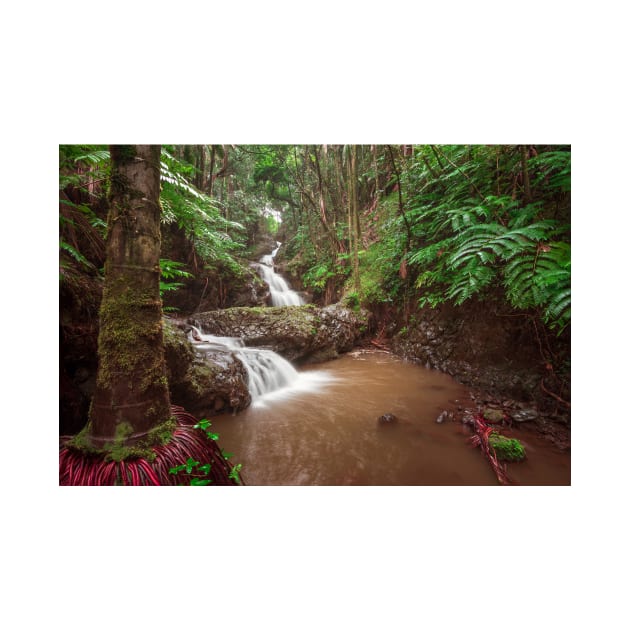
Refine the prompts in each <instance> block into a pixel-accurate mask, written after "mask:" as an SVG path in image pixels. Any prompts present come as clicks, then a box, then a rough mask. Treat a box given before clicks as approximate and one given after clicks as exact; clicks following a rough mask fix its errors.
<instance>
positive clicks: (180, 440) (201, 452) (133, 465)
mask: <svg viewBox="0 0 630 630" xmlns="http://www.w3.org/2000/svg"><path fill="white" fill-rule="evenodd" d="M171 411H172V414H173V416H174V417H175V418H176V420H177V428H176V429H175V431H174V432H173V435H172V437H171V439H170V441H169V442H168V443H166V444H161V445H159V446H155V447H153V449H152V450H153V452H154V453H155V458H151V461H150V460H149V459H147V458H143V457H136V458H130V459H127V460H122V461H107V460H106V459H105V458H104V456H103V455H99V454H90V453H84V452H82V451H79V450H77V449H74V448H68V447H66V446H65V445H62V446H61V448H60V452H59V485H60V486H117V485H123V486H176V485H182V484H183V485H188V484H189V483H190V481H191V479H192V476H191V475H189V474H187V473H186V472H185V471H181V472H178V473H177V474H171V473H169V470H170V469H171V468H174V467H176V466H179V465H181V464H183V463H185V462H186V461H187V459H188V458H192V459H194V460H197V461H199V462H202V463H207V464H211V468H210V477H211V479H212V485H236V481H235V480H234V479H232V478H230V472H231V470H232V467H231V466H230V464H229V463H228V462H227V461H226V460H225V458H224V457H223V456H222V454H221V449H220V448H219V446H218V445H217V444H216V442H215V441H213V440H209V439H208V438H207V437H206V436H205V435H204V433H203V431H200V430H199V429H194V428H193V425H194V424H196V423H197V419H196V418H195V417H194V416H192V415H191V414H189V413H188V412H186V411H185V410H184V409H183V408H182V407H178V406H175V405H173V406H172V407H171Z"/></svg>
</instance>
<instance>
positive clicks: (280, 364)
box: [189, 326, 333, 406]
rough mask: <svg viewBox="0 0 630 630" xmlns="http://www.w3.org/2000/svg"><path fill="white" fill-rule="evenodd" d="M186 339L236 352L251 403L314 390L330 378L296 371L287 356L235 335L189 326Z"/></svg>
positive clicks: (206, 347)
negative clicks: (210, 331) (210, 332)
mask: <svg viewBox="0 0 630 630" xmlns="http://www.w3.org/2000/svg"><path fill="white" fill-rule="evenodd" d="M191 328H192V331H191V333H190V334H189V340H190V341H191V342H192V343H194V345H195V347H196V348H197V350H198V351H200V352H204V351H212V352H219V353H226V354H228V353H229V354H233V355H235V356H236V357H237V358H238V359H240V361H241V362H242V363H243V365H244V366H245V369H246V370H247V377H248V388H249V393H250V394H251V396H252V406H260V405H264V402H265V401H268V400H270V399H282V398H287V397H289V396H292V395H293V394H296V393H308V392H316V391H319V390H320V389H321V387H322V386H323V385H324V384H326V383H328V382H330V381H331V380H333V379H332V378H331V377H330V375H329V374H328V373H327V372H324V371H309V372H305V373H301V372H298V371H297V370H296V369H295V368H294V367H293V366H292V365H291V364H290V363H289V362H288V361H287V360H286V359H284V358H283V357H281V356H280V355H279V354H276V353H275V352H273V351H272V350H268V349H266V348H251V347H248V346H246V345H245V344H244V343H243V341H242V339H239V338H238V337H217V336H215V335H205V334H203V333H202V332H201V331H200V330H199V329H198V328H196V327H195V326H192V327H191Z"/></svg>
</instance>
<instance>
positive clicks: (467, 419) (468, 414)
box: [462, 411, 475, 425]
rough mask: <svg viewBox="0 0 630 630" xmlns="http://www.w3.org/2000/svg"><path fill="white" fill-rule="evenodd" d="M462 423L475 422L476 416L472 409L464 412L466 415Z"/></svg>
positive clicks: (471, 423)
mask: <svg viewBox="0 0 630 630" xmlns="http://www.w3.org/2000/svg"><path fill="white" fill-rule="evenodd" d="M462 424H470V425H474V424H475V417H474V416H473V414H472V413H471V412H470V411H465V412H464V415H463V416H462Z"/></svg>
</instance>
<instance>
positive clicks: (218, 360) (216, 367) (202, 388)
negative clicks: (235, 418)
mask: <svg viewBox="0 0 630 630" xmlns="http://www.w3.org/2000/svg"><path fill="white" fill-rule="evenodd" d="M184 328H185V325H183V324H182V323H181V322H179V325H178V323H176V322H172V321H169V320H166V321H165V323H164V347H165V356H166V368H167V377H168V381H169V389H170V392H171V400H172V401H173V403H174V404H178V405H182V406H183V407H184V408H185V409H186V410H187V411H190V412H191V413H193V414H194V415H197V416H198V417H202V416H206V415H213V414H216V413H219V412H225V411H240V410H242V409H245V408H246V407H247V406H249V404H250V403H251V395H250V393H249V389H248V387H247V371H246V369H245V366H244V365H243V364H242V363H241V362H240V361H239V360H238V359H237V358H236V357H234V356H231V355H227V356H226V355H225V354H222V353H216V356H214V355H213V353H211V352H207V353H206V352H204V353H199V352H197V351H196V350H195V349H194V348H193V346H192V345H191V344H190V342H189V341H188V339H187V337H186V333H185V332H184ZM226 401H229V405H228V404H226Z"/></svg>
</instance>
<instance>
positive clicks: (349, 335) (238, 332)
mask: <svg viewBox="0 0 630 630" xmlns="http://www.w3.org/2000/svg"><path fill="white" fill-rule="evenodd" d="M188 323H189V324H193V325H195V326H197V327H198V328H201V329H202V330H203V332H204V333H207V334H211V335H218V336H225V337H240V338H241V339H242V340H243V343H244V344H245V345H246V346H253V347H265V348H269V349H271V350H273V351H274V352H277V353H278V354H280V355H281V356H283V357H284V358H285V359H287V360H289V361H295V362H297V363H314V362H318V361H322V360H329V359H332V358H335V357H337V356H338V355H339V354H340V353H342V352H347V351H348V350H351V349H352V347H353V346H354V344H355V343H356V342H357V341H358V340H359V338H360V337H361V336H362V335H363V333H364V331H365V330H366V329H367V323H368V314H367V313H366V312H363V311H361V312H358V313H357V312H355V311H353V310H351V309H348V308H344V307H341V306H339V305H336V304H333V305H331V306H327V307H324V308H318V307H316V306H314V305H312V304H308V305H306V306H273V307H265V308H228V309H222V310H218V311H209V312H205V313H196V314H195V315H193V316H191V317H190V318H189V319H188Z"/></svg>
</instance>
